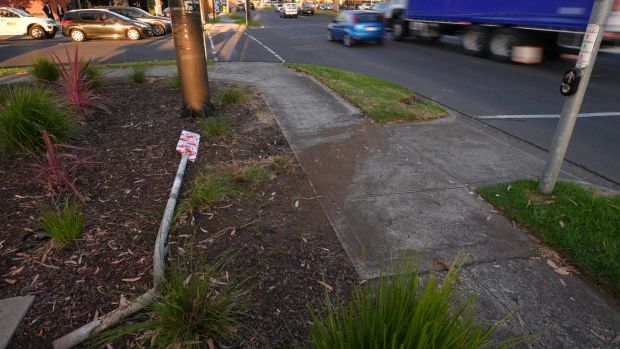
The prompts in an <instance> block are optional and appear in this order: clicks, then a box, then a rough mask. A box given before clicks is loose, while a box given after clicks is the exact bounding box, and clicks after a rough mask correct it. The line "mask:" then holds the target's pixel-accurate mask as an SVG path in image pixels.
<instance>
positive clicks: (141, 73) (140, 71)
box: [129, 66, 146, 84]
mask: <svg viewBox="0 0 620 349" xmlns="http://www.w3.org/2000/svg"><path fill="white" fill-rule="evenodd" d="M129 80H131V82H133V83H134V84H143V83H145V82H146V68H145V67H142V66H134V67H132V68H131V71H130V72H129Z"/></svg>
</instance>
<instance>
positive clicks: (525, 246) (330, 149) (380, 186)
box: [209, 63, 620, 348]
mask: <svg viewBox="0 0 620 349" xmlns="http://www.w3.org/2000/svg"><path fill="white" fill-rule="evenodd" d="M209 74H210V78H213V79H218V80H225V81H231V82H241V83H246V84H251V85H254V86H256V87H258V88H259V89H260V91H261V93H262V94H263V97H264V98H265V100H266V101H267V104H268V105H269V107H270V108H271V109H272V111H273V112H274V114H275V115H276V118H277V121H278V123H279V124H280V126H281V128H282V130H283V131H284V134H285V135H286V137H287V139H288V141H289V143H290V145H291V147H292V148H293V151H294V152H295V154H296V155H297V157H298V158H299V160H300V162H301V164H302V165H303V167H304V169H305V171H306V172H307V174H308V176H309V180H310V182H311V183H312V185H313V186H314V188H315V189H316V192H317V194H318V195H319V196H321V198H322V199H321V203H322V205H323V207H324V209H325V212H326V214H327V216H328V217H329V219H330V221H331V222H332V225H333V226H334V229H335V231H336V233H337V234H338V237H339V238H340V240H341V242H342V244H343V246H344V248H345V249H346V251H347V253H348V254H349V256H350V258H351V259H352V261H353V263H354V265H355V267H356V269H357V271H358V272H359V274H360V276H361V277H363V278H367V277H372V276H375V275H377V274H378V273H380V272H381V271H384V270H386V268H387V267H388V266H389V265H391V264H394V262H395V261H396V260H398V259H399V258H401V257H403V256H410V255H416V256H421V257H422V258H423V260H424V267H425V268H429V267H430V266H431V265H432V264H434V263H436V262H437V261H438V260H443V261H451V260H452V259H453V258H454V256H455V255H456V253H458V252H459V251H463V252H465V253H467V254H469V255H470V257H471V258H470V263H469V264H468V266H467V267H466V268H465V269H464V272H463V280H464V288H465V289H466V290H468V291H470V292H474V293H476V294H478V301H479V305H480V309H481V311H482V312H483V313H484V315H485V316H486V318H487V319H488V320H491V321H496V320H500V319H502V318H504V317H505V316H506V315H507V314H509V313H510V312H511V311H514V315H513V316H511V317H510V318H509V321H508V324H507V326H508V327H509V329H510V330H511V331H513V332H516V333H520V334H532V333H540V334H541V335H540V336H539V337H537V338H536V339H535V340H533V341H532V342H531V343H530V346H531V347H532V348H595V347H599V348H612V347H615V348H618V345H619V343H617V342H616V343H612V341H613V340H614V339H616V337H617V336H618V335H620V309H619V307H618V304H617V302H615V301H613V300H609V299H607V298H606V297H605V296H602V295H600V293H599V292H598V291H597V290H595V289H593V288H592V287H590V286H588V285H587V284H585V283H584V282H583V281H581V279H579V278H578V277H576V276H574V275H569V276H562V277H560V275H558V274H556V273H555V272H554V271H553V270H552V269H551V268H550V267H549V266H548V265H547V263H546V259H545V258H541V254H540V252H539V251H538V248H537V246H536V245H535V244H534V243H533V242H531V241H530V239H529V238H528V236H527V234H526V233H525V232H522V231H520V230H519V229H518V228H515V227H514V225H513V223H512V222H510V221H509V220H507V219H506V218H504V217H503V216H501V215H499V214H497V213H495V212H494V210H492V207H490V206H489V205H488V204H487V203H486V202H484V201H483V200H481V199H480V198H478V197H477V195H475V194H474V193H473V192H472V188H471V187H472V186H476V185H480V184H487V183H497V182H504V181H509V180H512V179H517V178H536V177H538V176H540V174H541V173H542V169H543V166H544V159H545V154H544V153H543V152H541V151H540V150H538V149H536V148H533V147H530V146H529V145H527V144H525V143H522V142H520V141H518V140H515V139H512V138H511V137H508V136H506V135H504V134H503V133H500V132H498V131H495V130H493V129H490V128H486V127H484V126H483V125H482V124H480V123H478V122H476V121H474V120H470V119H467V118H464V117H460V116H455V117H453V118H452V119H450V120H448V121H445V120H444V121H439V122H435V123H432V122H431V123H419V124H398V125H387V126H384V125H377V124H374V123H372V122H370V121H368V120H367V119H366V118H364V117H363V116H362V115H360V114H359V112H358V111H357V110H355V108H353V107H351V106H350V105H348V104H347V103H345V102H343V101H342V100H340V99H339V98H337V97H334V96H333V95H332V94H331V93H330V92H329V91H327V90H326V89H325V88H324V87H322V86H320V85H319V84H317V83H316V82H315V81H314V80H312V79H310V78H308V77H306V76H303V75H301V74H298V73H296V72H294V71H292V70H289V69H286V68H285V67H283V66H282V65H279V64H267V63H218V64H217V65H216V66H215V67H213V68H211V69H210V71H209ZM562 178H564V179H569V180H576V181H585V182H590V183H594V184H597V185H601V186H604V187H607V188H610V189H613V190H618V188H617V187H614V186H613V185H612V184H611V183H608V182H606V181H604V180H602V179H600V178H596V177H594V176H592V175H591V174H589V173H587V172H585V171H582V170H581V169H579V168H577V167H574V166H570V165H568V164H565V165H564V171H563V173H562Z"/></svg>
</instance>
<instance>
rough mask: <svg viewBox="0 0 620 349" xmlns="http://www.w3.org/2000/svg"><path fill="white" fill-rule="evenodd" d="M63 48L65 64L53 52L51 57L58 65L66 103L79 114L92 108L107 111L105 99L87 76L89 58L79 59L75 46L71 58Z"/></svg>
mask: <svg viewBox="0 0 620 349" xmlns="http://www.w3.org/2000/svg"><path fill="white" fill-rule="evenodd" d="M65 50H66V52H67V65H65V64H63V63H62V61H61V60H60V58H59V57H58V55H56V54H55V53H52V59H53V60H54V63H56V65H57V66H58V71H59V73H60V84H61V85H62V87H63V89H64V92H65V98H66V99H67V103H68V104H69V105H70V106H71V107H72V108H73V110H74V111H75V113H77V114H79V115H85V114H89V113H90V112H91V111H92V110H94V109H100V110H103V111H105V112H107V113H109V112H110V109H109V108H108V106H107V103H106V101H105V99H104V98H103V97H101V96H100V95H98V94H97V93H95V91H94V90H93V84H94V83H95V81H94V80H89V79H88V78H87V75H86V71H87V69H88V66H89V65H90V59H89V60H88V61H81V60H80V57H79V53H78V48H77V46H76V47H75V52H74V55H73V59H71V55H70V54H69V49H68V48H66V47H65ZM67 66H68V68H67Z"/></svg>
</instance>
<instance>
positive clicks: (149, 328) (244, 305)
mask: <svg viewBox="0 0 620 349" xmlns="http://www.w3.org/2000/svg"><path fill="white" fill-rule="evenodd" d="M166 275H167V276H166V279H165V280H164V282H163V283H162V285H161V289H160V293H159V294H158V295H156V298H155V301H154V302H153V303H152V304H150V305H149V306H148V307H147V308H146V314H144V317H145V319H144V320H143V321H140V322H137V323H132V324H127V325H124V326H121V327H118V328H115V329H112V330H109V331H107V332H104V333H102V334H101V335H99V336H98V337H97V338H95V340H94V341H92V342H90V343H89V345H90V346H91V347H102V346H104V345H105V344H106V343H111V342H113V341H115V340H116V339H119V338H121V337H122V336H124V335H128V334H136V335H138V339H137V341H138V343H139V344H142V345H143V346H144V347H148V348H162V349H164V348H215V346H214V343H215V344H216V345H217V348H230V346H227V345H231V344H234V341H239V340H240V339H241V333H244V332H246V331H244V330H249V327H248V326H246V325H244V321H245V319H246V318H247V316H248V313H247V309H248V306H249V298H248V295H247V292H246V291H244V290H243V289H242V286H243V283H241V284H240V283H238V282H233V281H232V280H228V278H227V272H226V265H225V264H224V263H215V264H206V263H205V261H204V259H203V258H199V257H198V258H191V259H189V258H188V262H187V263H182V262H181V261H173V262H172V264H171V265H170V266H169V268H168V270H167V271H166ZM209 343H210V344H209Z"/></svg>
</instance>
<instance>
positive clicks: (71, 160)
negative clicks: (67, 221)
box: [32, 130, 95, 201]
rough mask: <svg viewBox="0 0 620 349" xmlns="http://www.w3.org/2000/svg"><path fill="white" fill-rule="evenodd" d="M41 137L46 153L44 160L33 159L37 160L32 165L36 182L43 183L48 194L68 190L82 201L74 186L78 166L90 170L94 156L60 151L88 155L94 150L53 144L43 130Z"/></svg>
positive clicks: (82, 197) (82, 198)
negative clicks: (86, 153) (81, 152)
mask: <svg viewBox="0 0 620 349" xmlns="http://www.w3.org/2000/svg"><path fill="white" fill-rule="evenodd" d="M41 137H43V141H44V142H45V147H46V152H45V160H43V159H41V158H40V157H36V156H35V157H34V158H35V159H37V160H36V163H35V164H33V165H32V166H33V167H34V169H35V171H36V175H35V176H36V177H35V178H36V180H37V181H39V182H41V183H43V184H44V185H45V186H46V187H47V189H48V190H49V191H50V192H53V193H57V192H61V191H64V190H66V189H70V190H71V191H72V192H73V193H74V194H75V196H76V197H77V198H78V199H79V200H80V201H84V196H82V194H81V193H80V192H79V190H78V189H77V187H76V185H75V182H76V181H77V180H78V178H79V176H78V174H77V171H78V168H79V167H80V166H84V167H87V168H89V169H90V165H91V164H93V163H94V162H93V161H92V158H93V157H94V156H95V154H91V155H90V156H86V157H80V156H78V155H76V154H72V153H63V152H62V150H74V151H86V152H90V153H93V152H94V150H93V149H90V148H83V147H76V146H71V145H66V144H53V143H52V140H51V139H50V136H49V135H48V134H47V132H46V131H45V130H42V131H41Z"/></svg>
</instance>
